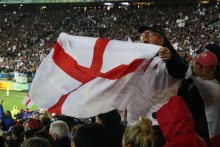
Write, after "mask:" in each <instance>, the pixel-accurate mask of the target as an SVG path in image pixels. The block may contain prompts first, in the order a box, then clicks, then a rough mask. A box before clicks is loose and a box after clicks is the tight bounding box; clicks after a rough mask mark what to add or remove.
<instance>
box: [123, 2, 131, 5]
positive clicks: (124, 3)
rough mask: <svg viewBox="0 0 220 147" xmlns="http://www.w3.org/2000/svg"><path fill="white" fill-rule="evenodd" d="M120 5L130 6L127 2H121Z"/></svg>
mask: <svg viewBox="0 0 220 147" xmlns="http://www.w3.org/2000/svg"><path fill="white" fill-rule="evenodd" d="M121 4H122V5H125V6H128V5H130V4H129V3H128V2H122V3H121Z"/></svg>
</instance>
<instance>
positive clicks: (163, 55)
mask: <svg viewBox="0 0 220 147" xmlns="http://www.w3.org/2000/svg"><path fill="white" fill-rule="evenodd" d="M138 31H139V33H141V35H140V42H141V43H149V44H155V45H160V46H162V47H161V48H160V50H159V51H158V54H157V55H158V56H156V57H154V58H153V60H152V62H151V63H150V65H149V67H148V70H146V72H145V73H144V75H143V77H141V80H140V82H139V83H138V84H137V86H136V89H135V91H134V92H133V93H134V94H133V96H132V98H131V100H130V102H129V105H128V107H127V118H128V120H127V121H128V125H131V124H133V123H135V122H136V121H137V120H138V117H139V116H145V115H147V117H148V118H149V119H150V120H151V121H152V125H153V128H154V136H155V140H154V144H155V146H158V147H162V146H163V145H164V144H165V139H164V137H163V135H162V133H161V131H160V128H159V126H158V122H157V120H156V119H154V118H153V114H155V112H157V111H158V110H159V109H160V108H161V107H162V106H163V105H164V104H165V103H167V102H168V100H169V98H170V97H171V96H173V95H176V94H177V90H178V86H179V84H180V79H181V78H182V77H183V76H184V75H185V73H186V71H187V65H186V64H185V63H184V61H183V59H182V58H181V57H180V56H179V55H178V53H177V52H176V51H175V50H174V48H173V46H172V45H171V44H170V42H169V41H168V39H167V38H166V37H165V35H164V33H163V31H162V30H161V29H159V28H158V27H154V26H153V27H148V26H143V27H140V28H139V30H138Z"/></svg>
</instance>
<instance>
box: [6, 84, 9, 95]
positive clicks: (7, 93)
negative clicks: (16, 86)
mask: <svg viewBox="0 0 220 147" xmlns="http://www.w3.org/2000/svg"><path fill="white" fill-rule="evenodd" d="M6 96H9V84H7V90H6Z"/></svg>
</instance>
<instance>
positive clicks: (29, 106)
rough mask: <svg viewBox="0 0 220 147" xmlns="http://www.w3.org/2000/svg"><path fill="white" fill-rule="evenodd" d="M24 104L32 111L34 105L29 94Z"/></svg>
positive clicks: (23, 101)
mask: <svg viewBox="0 0 220 147" xmlns="http://www.w3.org/2000/svg"><path fill="white" fill-rule="evenodd" d="M22 103H23V104H24V105H25V106H26V107H27V108H28V109H30V108H31V107H32V106H33V105H34V104H33V102H32V101H31V99H30V97H29V94H27V96H25V98H24V99H23V100H22Z"/></svg>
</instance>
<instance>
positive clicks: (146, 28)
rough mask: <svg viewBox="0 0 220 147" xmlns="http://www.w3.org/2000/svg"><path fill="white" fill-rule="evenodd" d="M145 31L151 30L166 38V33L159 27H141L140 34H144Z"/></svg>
mask: <svg viewBox="0 0 220 147" xmlns="http://www.w3.org/2000/svg"><path fill="white" fill-rule="evenodd" d="M145 30H151V31H153V32H155V33H159V34H160V35H161V36H163V37H164V31H163V30H162V29H161V28H160V27H159V26H141V27H139V28H138V32H139V33H143V32H144V31H145Z"/></svg>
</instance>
